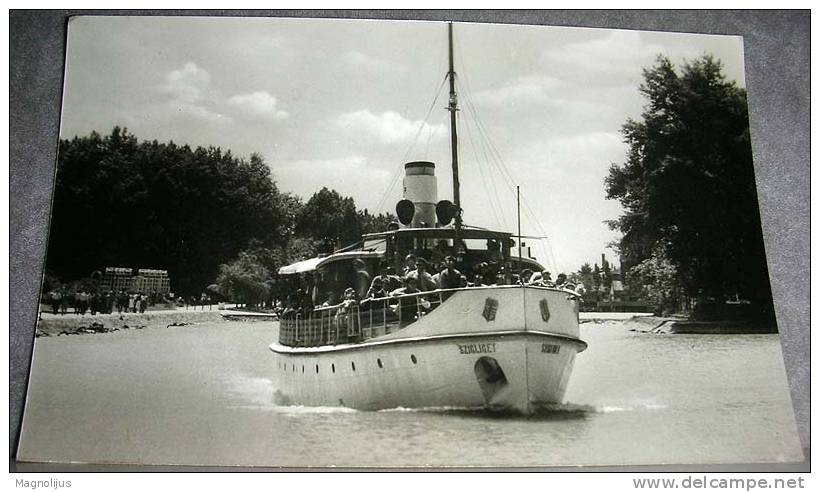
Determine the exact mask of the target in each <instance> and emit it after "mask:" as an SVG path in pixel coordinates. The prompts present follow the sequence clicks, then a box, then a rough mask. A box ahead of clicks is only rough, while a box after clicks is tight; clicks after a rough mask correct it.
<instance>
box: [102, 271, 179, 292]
mask: <svg viewBox="0 0 820 492" xmlns="http://www.w3.org/2000/svg"><path fill="white" fill-rule="evenodd" d="M135 270H136V274H135V273H134V272H135ZM100 286H101V287H102V288H103V289H104V290H113V291H116V292H119V291H126V292H144V293H151V292H156V293H157V294H168V293H169V292H171V279H170V277H168V271H167V270H156V269H151V268H139V269H134V268H124V267H106V268H105V272H104V273H103V274H102V278H101V279H100Z"/></svg>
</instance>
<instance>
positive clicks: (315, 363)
mask: <svg viewBox="0 0 820 492" xmlns="http://www.w3.org/2000/svg"><path fill="white" fill-rule="evenodd" d="M526 291H529V292H526ZM539 291H540V292H539ZM453 297H454V299H452V300H448V301H447V302H445V303H444V304H442V305H441V306H440V307H438V308H437V309H436V310H435V311H434V312H433V313H431V314H430V315H429V316H427V317H426V319H425V318H423V319H422V320H420V321H417V322H416V323H414V324H413V325H410V326H408V327H406V328H404V329H402V330H401V331H400V332H396V333H392V334H389V335H386V336H383V337H377V338H373V339H371V340H368V341H366V342H362V343H356V344H348V345H338V346H323V347H310V348H308V347H288V346H284V345H279V344H273V345H271V347H270V348H271V351H272V352H273V359H274V360H273V363H274V365H273V369H274V373H275V374H276V378H275V380H276V386H277V392H276V398H277V403H279V404H285V405H305V406H345V407H351V408H356V409H363V410H378V409H388V408H428V407H447V408H453V407H455V408H475V407H486V408H492V409H503V410H512V411H516V412H522V413H532V412H534V411H536V410H537V409H538V408H539V407H541V406H543V405H548V404H554V403H559V402H561V401H562V399H563V396H564V393H565V391H566V387H567V383H568V380H569V376H570V373H571V371H572V367H573V364H574V361H575V355H576V354H577V353H578V352H580V351H582V350H584V349H585V348H586V344H585V343H584V342H583V341H581V340H580V339H578V337H577V330H578V324H577V306H574V305H573V302H574V301H573V300H572V299H571V296H567V295H566V293H562V292H557V291H552V292H547V291H546V290H542V289H539V290H534V289H530V288H527V289H523V288H518V289H505V290H503V291H496V292H493V291H492V290H491V289H490V290H486V291H481V292H459V293H458V294H457V296H453ZM488 297H491V298H493V299H496V300H499V304H500V305H502V306H506V307H507V309H506V313H505V310H504V309H498V311H497V312H496V313H495V314H496V315H495V316H494V317H493V319H491V320H488V319H487V315H486V314H487V313H486V310H485V311H482V310H481V309H480V308H481V307H483V305H484V300H485V299H486V298H488ZM530 298H532V299H530ZM540 299H544V301H543V303H544V304H548V307H547V308H546V311H547V312H551V313H552V315H551V316H547V319H546V320H544V316H543V315H542V313H543V312H544V311H545V309H544V308H543V307H539V302H540V301H539V300H540ZM527 300H529V301H530V302H529V308H526V307H525V306H526V304H527ZM505 301H507V302H505ZM519 301H520V306H521V307H520V308H519V309H512V308H513V307H514V306H516V305H517V304H518V302H519ZM471 304H474V305H477V306H478V308H477V309H476V310H477V311H478V313H476V312H472V311H474V310H468V309H466V308H465V306H469V305H471ZM455 314H458V315H459V316H454V315H455ZM434 315H435V316H434ZM550 317H552V325H550V323H549V321H550ZM536 318H537V319H536ZM445 320H449V322H445ZM559 324H560V325H559ZM414 325H415V326H414Z"/></svg>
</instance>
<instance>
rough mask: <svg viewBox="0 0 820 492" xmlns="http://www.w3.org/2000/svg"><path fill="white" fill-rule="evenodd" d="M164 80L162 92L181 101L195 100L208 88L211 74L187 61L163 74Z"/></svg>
mask: <svg viewBox="0 0 820 492" xmlns="http://www.w3.org/2000/svg"><path fill="white" fill-rule="evenodd" d="M165 82H166V83H165V85H164V86H162V90H163V91H164V92H166V93H167V94H170V95H171V96H173V97H174V98H175V99H178V100H181V101H186V102H195V101H198V100H199V99H201V98H202V96H203V93H204V92H205V91H206V90H207V89H208V87H209V85H210V83H211V75H210V74H209V73H208V71H207V70H204V69H202V68H200V67H198V66H197V64H196V63H194V62H188V63H186V64H185V65H184V66H183V67H182V68H180V69H177V70H171V71H170V72H169V73H168V74H167V75H166V76H165Z"/></svg>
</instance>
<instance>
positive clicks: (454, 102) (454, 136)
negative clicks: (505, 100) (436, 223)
mask: <svg viewBox="0 0 820 492" xmlns="http://www.w3.org/2000/svg"><path fill="white" fill-rule="evenodd" d="M447 32H448V40H449V43H448V45H449V54H450V70H449V71H448V72H447V77H448V78H449V79H450V104H449V105H448V106H447V110H448V111H450V150H451V152H452V158H453V202H454V204H455V206H456V213H455V223H454V226H455V237H456V242H458V239H459V236H460V233H461V196H460V193H459V183H458V130H457V129H456V113H457V112H458V98H457V97H456V72H455V70H454V69H453V23H452V22H450V23H449V24H448V25H447ZM455 246H456V247H458V245H457V244H455Z"/></svg>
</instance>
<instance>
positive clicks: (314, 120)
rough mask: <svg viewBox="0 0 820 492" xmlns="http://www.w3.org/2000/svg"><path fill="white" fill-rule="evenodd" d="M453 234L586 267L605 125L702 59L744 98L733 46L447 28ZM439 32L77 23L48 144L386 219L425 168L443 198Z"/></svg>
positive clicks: (510, 28)
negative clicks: (479, 234) (719, 66)
mask: <svg viewBox="0 0 820 492" xmlns="http://www.w3.org/2000/svg"><path fill="white" fill-rule="evenodd" d="M454 37H455V71H456V73H457V90H458V101H459V107H460V111H459V113H458V118H459V126H458V133H459V178H460V179H459V180H460V182H461V187H460V191H461V201H462V207H463V209H464V222H465V224H468V225H474V226H479V227H487V228H493V229H501V230H507V231H511V232H514V231H515V229H516V226H517V222H516V215H517V214H516V200H515V186H520V190H521V197H522V215H521V227H522V234H523V235H531V236H546V237H547V238H548V239H545V240H535V239H533V240H527V243H528V245H530V246H531V247H532V250H531V251H532V254H533V255H534V256H535V257H536V258H537V259H538V260H539V261H540V262H541V263H542V264H544V265H545V266H546V267H547V268H548V269H550V270H551V271H553V272H562V271H563V272H570V271H575V270H577V269H578V268H579V267H580V266H581V265H582V264H583V263H590V264H593V263H596V262H597V263H599V264H600V258H601V254H602V253H605V254H606V255H607V259H608V261H610V262H614V263H616V264H617V255H616V253H615V252H614V251H613V250H611V249H609V248H608V246H607V245H608V244H610V243H611V242H613V241H616V240H617V239H618V234H617V233H616V232H614V231H612V230H610V229H609V227H608V226H607V225H606V224H605V221H607V220H612V219H615V218H617V217H618V216H619V215H620V214H621V212H622V209H621V207H620V205H619V204H618V203H617V202H616V201H612V200H606V199H605V190H604V178H605V177H606V175H607V174H608V170H609V167H610V165H612V164H613V163H614V164H621V163H623V162H624V161H625V158H626V151H627V146H626V145H625V144H624V143H623V141H622V136H621V133H620V129H621V126H622V125H623V124H624V123H625V122H626V121H627V119H628V118H632V119H639V118H640V115H641V112H642V108H643V106H644V104H645V103H646V101H645V100H644V99H643V97H642V96H641V94H640V93H639V91H638V87H639V85H640V83H641V81H642V69H643V68H646V67H651V66H652V65H653V63H654V61H655V59H656V57H657V56H658V55H659V54H663V55H665V56H667V57H668V58H670V60H671V61H672V62H673V63H674V64H675V65H676V66H680V65H681V64H682V63H684V62H685V61H686V60H693V59H695V58H697V57H699V56H701V55H704V54H711V55H713V56H715V57H716V58H717V59H719V60H720V61H721V62H722V63H723V66H724V73H725V74H726V76H727V78H728V79H730V80H734V81H736V82H737V83H738V85H740V86H745V83H744V75H743V73H744V68H743V44H742V38H740V37H735V36H715V35H702V34H682V33H661V32H647V31H626V30H606V29H591V28H566V27H545V26H520V25H501V24H462V23H456V24H455V25H454ZM446 72H447V27H446V24H445V23H442V22H420V21H366V20H337V19H266V18H253V19H250V18H205V17H75V18H73V19H72V20H71V22H70V24H69V36H68V50H67V60H66V81H65V87H64V95H63V112H62V120H61V130H60V133H61V138H71V137H73V136H75V135H77V136H84V135H88V134H89V133H91V131H97V132H98V133H101V134H108V133H110V131H111V129H112V128H113V127H114V126H115V125H119V126H122V127H127V128H128V130H129V132H131V133H133V134H134V135H136V137H137V138H138V139H140V140H155V139H156V140H158V141H161V142H167V141H170V140H173V141H174V142H176V143H178V144H189V145H191V146H217V147H222V148H223V149H230V150H231V152H232V153H233V154H234V155H237V156H240V157H248V156H250V155H251V154H252V153H258V154H260V155H261V156H262V157H263V158H264V159H265V162H267V163H268V165H269V166H270V168H271V171H272V174H273V177H274V179H275V180H276V182H277V185H278V186H279V188H280V189H281V190H283V191H289V192H293V193H295V194H297V195H299V196H300V197H302V198H303V199H305V200H307V199H308V198H310V196H311V195H312V194H313V193H314V192H316V191H318V190H319V189H321V188H322V187H328V188H331V189H335V190H337V191H338V192H339V193H341V194H342V195H345V196H351V197H353V198H354V200H355V202H356V205H357V207H358V208H360V209H364V208H366V209H368V210H369V211H371V212H375V213H378V212H386V211H392V212H394V211H395V204H396V202H397V201H398V200H400V199H401V192H402V186H401V182H400V179H401V177H402V176H403V164H404V163H405V162H409V161H414V160H430V161H433V162H435V163H436V175H437V176H438V198H439V200H442V199H449V200H452V195H453V191H452V179H451V160H450V138H449V119H448V118H449V116H448V112H447V111H446V109H445V108H446V106H447V102H448V95H447V89H448V87H447V85H446V83H444V80H445V75H446Z"/></svg>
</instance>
